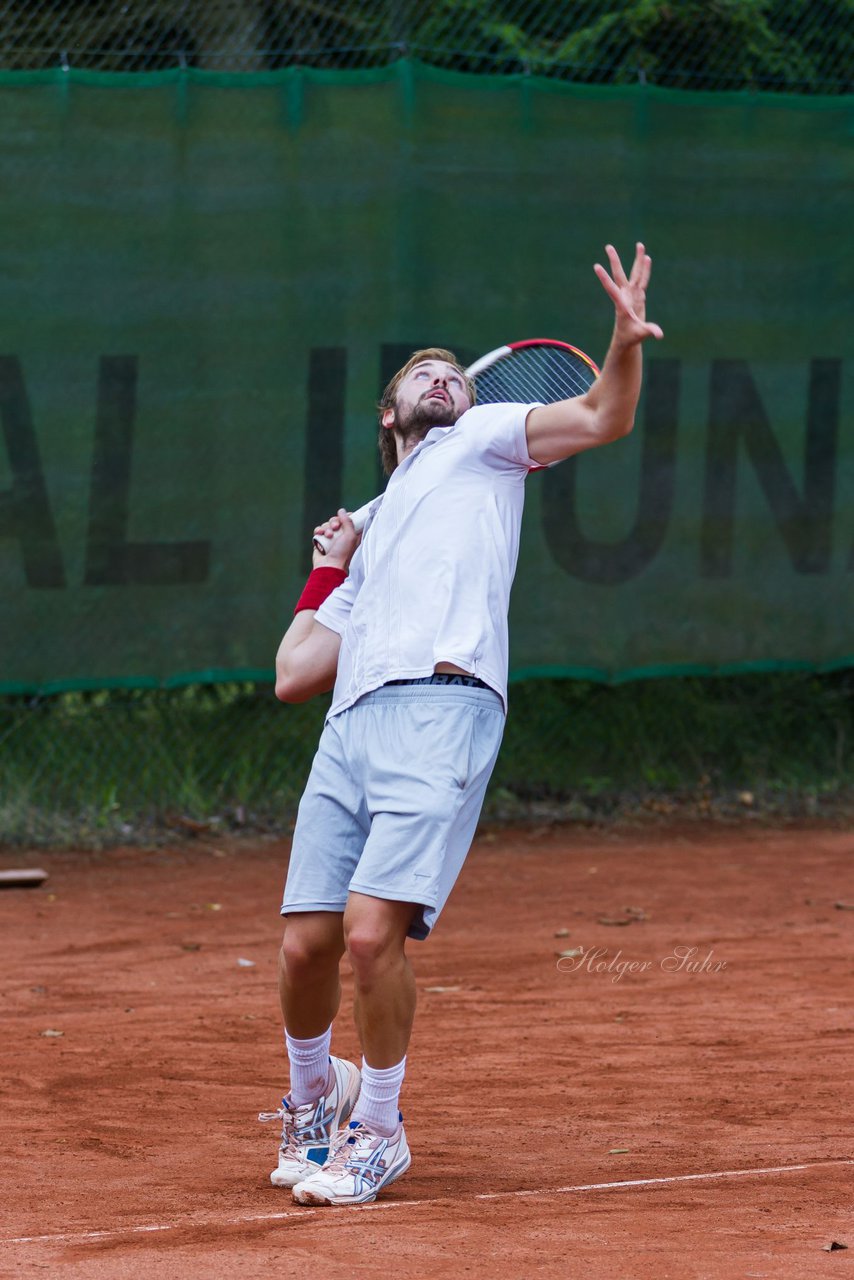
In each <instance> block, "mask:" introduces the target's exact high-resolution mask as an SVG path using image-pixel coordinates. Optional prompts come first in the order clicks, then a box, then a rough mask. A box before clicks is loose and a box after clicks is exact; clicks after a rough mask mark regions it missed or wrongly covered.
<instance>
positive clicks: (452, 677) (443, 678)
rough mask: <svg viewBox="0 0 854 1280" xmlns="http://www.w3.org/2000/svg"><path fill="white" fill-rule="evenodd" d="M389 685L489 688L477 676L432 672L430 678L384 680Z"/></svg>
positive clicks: (450, 672)
mask: <svg viewBox="0 0 854 1280" xmlns="http://www.w3.org/2000/svg"><path fill="white" fill-rule="evenodd" d="M390 684H460V685H463V686H464V688H466V689H489V688H491V686H490V685H488V684H486V682H485V681H484V680H479V679H478V678H477V676H464V675H461V674H460V673H459V672H456V671H434V672H433V674H432V676H417V677H416V678H415V679H414V680H386V685H390Z"/></svg>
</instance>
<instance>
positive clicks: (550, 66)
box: [0, 0, 854, 93]
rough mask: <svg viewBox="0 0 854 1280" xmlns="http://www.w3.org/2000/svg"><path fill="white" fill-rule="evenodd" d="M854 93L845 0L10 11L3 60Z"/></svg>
mask: <svg viewBox="0 0 854 1280" xmlns="http://www.w3.org/2000/svg"><path fill="white" fill-rule="evenodd" d="M402 54H409V55H412V56H415V57H418V58H421V59H423V60H424V61H427V62H431V63H434V64H436V65H439V66H445V67H450V68H454V69H457V70H462V71H470V72H480V73H485V72H499V73H505V74H506V73H513V72H521V73H529V74H536V75H545V76H554V77H560V78H562V79H571V80H577V81H582V82H586V83H596V84H625V83H632V82H637V81H645V82H648V83H654V84H661V85H670V86H673V87H678V88H689V89H740V88H755V89H767V90H790V91H797V92H807V93H809V92H812V93H816V92H818V93H850V92H852V90H854V0H575V2H573V0H290V2H288V0H206V2H204V3H203V0H189V2H187V0H137V2H136V3H134V4H128V5H121V6H119V5H115V4H113V3H112V0H100V3H99V0H85V2H84V0H41V2H40V3H38V4H33V3H32V0H13V2H12V3H10V4H7V5H6V6H4V11H3V14H2V16H0V65H3V66H5V67H7V68H9V67H12V68H14V67H37V66H56V65H58V64H60V63H62V64H64V65H70V66H97V67H101V68H103V69H107V70H150V69H156V68H160V67H167V66H175V65H189V66H207V67H221V68H223V69H245V70H258V69H267V68H275V67H282V66H289V65H294V64H300V65H307V66H322V67H341V68H345V67H357V66H376V65H382V64H384V63H387V62H388V61H390V60H392V59H394V58H396V57H399V56H401V55H402Z"/></svg>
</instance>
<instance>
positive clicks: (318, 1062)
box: [259, 911, 361, 1187]
mask: <svg viewBox="0 0 854 1280" xmlns="http://www.w3.org/2000/svg"><path fill="white" fill-rule="evenodd" d="M342 919H343V917H342V916H341V914H340V913H335V912H328V911H312V912H295V913H294V914H293V915H290V916H288V918H287V921H286V923H285V935H284V939H283V941H282V948H281V951H280V953H279V996H280V999H281V1004H282V1016H283V1018H284V1023H285V1032H286V1040H287V1048H288V1058H289V1061H290V1068H291V1084H290V1090H289V1092H288V1094H287V1096H286V1097H284V1098H283V1099H282V1106H281V1108H280V1109H279V1110H278V1111H270V1112H262V1113H261V1115H260V1116H259V1119H261V1120H281V1122H282V1138H281V1142H280V1145H279V1163H278V1166H277V1168H275V1169H274V1170H273V1172H272V1173H271V1174H270V1181H271V1182H272V1183H273V1185H274V1186H277V1187H293V1186H295V1185H296V1184H297V1183H298V1182H300V1181H302V1180H303V1179H304V1178H306V1177H308V1176H310V1175H311V1173H312V1172H314V1171H315V1170H317V1169H319V1168H320V1166H321V1165H322V1164H323V1163H324V1161H325V1160H326V1159H327V1157H328V1154H329V1144H330V1142H331V1141H332V1138H333V1137H334V1135H335V1134H336V1133H337V1131H338V1129H339V1128H340V1126H341V1125H342V1124H345V1123H346V1121H347V1120H348V1118H349V1116H350V1114H351V1112H352V1110H353V1106H354V1105H355V1102H356V1099H357V1097H358V1095H359V1087H360V1082H361V1081H360V1074H359V1069H358V1067H356V1066H355V1065H354V1064H353V1063H352V1062H346V1061H344V1060H343V1059H341V1058H333V1057H331V1055H330V1052H329V1049H330V1039H331V1034H332V1021H333V1019H334V1017H335V1015H336V1013H337V1012H338V1006H339V1003H340V1000H341V982H340V978H339V963H340V960H341V956H342V954H343V952H344V932H343V927H342Z"/></svg>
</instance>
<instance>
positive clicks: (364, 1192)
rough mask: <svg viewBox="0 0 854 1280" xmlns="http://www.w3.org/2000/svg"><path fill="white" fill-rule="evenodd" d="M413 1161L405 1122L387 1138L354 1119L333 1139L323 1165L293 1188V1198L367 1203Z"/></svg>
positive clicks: (302, 1201)
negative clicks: (404, 1128)
mask: <svg viewBox="0 0 854 1280" xmlns="http://www.w3.org/2000/svg"><path fill="white" fill-rule="evenodd" d="M411 1164H412V1156H411V1155H410V1152H409V1144H408V1143H407V1141H406V1134H405V1133H404V1131H403V1124H399V1125H398V1128H397V1132H396V1133H394V1134H392V1136H391V1137H390V1138H384V1137H382V1136H381V1135H380V1134H378V1133H374V1132H372V1130H371V1129H369V1128H368V1127H367V1125H364V1124H362V1123H361V1121H358V1120H351V1121H350V1124H349V1126H348V1127H347V1128H346V1129H341V1130H340V1131H339V1133H337V1134H336V1136H335V1137H334V1139H333V1140H332V1145H331V1147H330V1148H329V1159H328V1160H327V1161H326V1164H325V1165H324V1166H323V1168H322V1169H318V1170H317V1171H316V1172H314V1173H312V1174H311V1176H310V1177H308V1178H306V1179H305V1181H304V1182H299V1183H297V1185H296V1186H295V1187H294V1200H296V1202H297V1203H298V1204H368V1203H369V1202H370V1201H371V1200H376V1198H377V1196H378V1195H379V1193H380V1191H382V1189H383V1187H387V1186H388V1185H389V1183H391V1182H395V1181H396V1180H397V1179H398V1178H399V1177H400V1176H401V1175H402V1174H404V1173H406V1170H407V1169H408V1168H409V1166H410V1165H411Z"/></svg>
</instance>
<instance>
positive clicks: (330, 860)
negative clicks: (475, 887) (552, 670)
mask: <svg viewBox="0 0 854 1280" xmlns="http://www.w3.org/2000/svg"><path fill="white" fill-rule="evenodd" d="M503 732H504V708H503V706H502V704H501V699H500V698H499V697H498V694H497V693H493V691H492V690H491V689H479V688H466V687H465V686H461V685H432V684H413V685H385V686H384V687H383V688H382V689H377V690H376V691H375V692H374V693H368V694H365V695H364V697H362V698H360V699H359V701H358V702H357V703H355V704H354V706H352V707H349V708H348V709H347V710H346V711H342V712H340V713H339V714H338V715H336V716H333V717H332V719H330V720H329V721H327V723H326V725H325V727H324V730H323V734H322V736H321V739H320V745H319V747H318V749H317V755H316V756H315V758H314V763H313V764H312V767H311V773H310V775H309V779H308V783H307V785H306V789H305V792H304V794H303V797H302V800H301V801H300V806H299V815H298V817H297V824H296V830H295V831H294V838H293V847H292V849H291V860H290V866H289V868H288V878H287V883H286V885H285V896H284V901H283V903H282V915H288V914H289V913H290V912H292V911H343V910H344V907H345V906H346V904H347V895H348V893H350V892H351V891H354V892H356V893H364V894H368V895H369V896H371V897H374V898H387V899H390V900H392V901H395V902H414V903H416V904H419V905H420V906H421V911H420V912H416V914H415V916H414V919H413V922H412V925H411V927H410V929H409V936H410V937H412V938H426V937H427V935H428V933H429V932H430V930H431V929H432V928H433V925H434V924H435V923H436V920H437V919H438V916H439V913H440V911H441V910H442V908H443V906H444V905H445V902H446V901H447V899H448V895H449V894H450V892H451V889H452V888H453V887H454V882H455V881H456V879H457V876H458V875H459V873H460V870H461V868H462V865H463V862H464V861H465V858H466V854H467V853H468V851H469V848H470V846H471V842H472V838H473V837H474V832H475V828H476V826H477V820H478V818H479V816H480V810H481V807H482V805H483V797H484V794H485V792H486V786H487V783H488V782H489V778H490V775H491V773H492V770H493V767H494V765H495V761H496V758H497V756H498V748H499V746H500V745H501V736H502V734H503Z"/></svg>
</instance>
